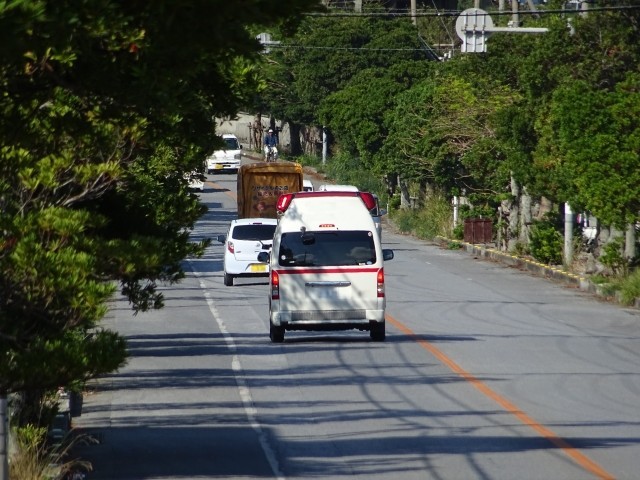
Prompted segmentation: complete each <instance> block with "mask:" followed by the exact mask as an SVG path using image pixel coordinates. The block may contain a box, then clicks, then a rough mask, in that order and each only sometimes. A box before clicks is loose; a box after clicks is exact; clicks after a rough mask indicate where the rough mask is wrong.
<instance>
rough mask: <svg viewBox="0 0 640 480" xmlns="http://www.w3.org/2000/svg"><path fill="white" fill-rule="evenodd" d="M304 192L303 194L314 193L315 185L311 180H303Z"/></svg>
mask: <svg viewBox="0 0 640 480" xmlns="http://www.w3.org/2000/svg"><path fill="white" fill-rule="evenodd" d="M302 191H303V192H313V183H311V180H303V181H302Z"/></svg>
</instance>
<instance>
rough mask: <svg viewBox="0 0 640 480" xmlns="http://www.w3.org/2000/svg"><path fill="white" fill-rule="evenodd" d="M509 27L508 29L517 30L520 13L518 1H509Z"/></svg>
mask: <svg viewBox="0 0 640 480" xmlns="http://www.w3.org/2000/svg"><path fill="white" fill-rule="evenodd" d="M511 12H512V14H511V25H509V26H510V27H513V28H517V27H519V26H520V11H519V6H518V0H511Z"/></svg>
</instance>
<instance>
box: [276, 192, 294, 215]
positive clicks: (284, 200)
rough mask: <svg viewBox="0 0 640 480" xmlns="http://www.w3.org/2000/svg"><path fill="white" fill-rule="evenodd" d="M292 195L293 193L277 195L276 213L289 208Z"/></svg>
mask: <svg viewBox="0 0 640 480" xmlns="http://www.w3.org/2000/svg"><path fill="white" fill-rule="evenodd" d="M293 197H294V194H293V193H284V194H282V195H280V196H279V197H278V202H277V203H276V210H277V211H278V213H284V212H285V211H286V210H287V208H289V205H290V204H291V200H293Z"/></svg>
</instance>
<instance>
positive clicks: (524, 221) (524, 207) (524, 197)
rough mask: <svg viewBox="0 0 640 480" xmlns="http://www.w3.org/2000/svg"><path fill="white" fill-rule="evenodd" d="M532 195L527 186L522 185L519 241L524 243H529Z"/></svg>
mask: <svg viewBox="0 0 640 480" xmlns="http://www.w3.org/2000/svg"><path fill="white" fill-rule="evenodd" d="M531 204H532V203H531V195H529V192H527V187H522V194H521V195H520V221H519V228H520V230H519V231H518V241H519V242H520V243H522V244H524V245H528V244H529V232H530V231H531V217H532V214H531Z"/></svg>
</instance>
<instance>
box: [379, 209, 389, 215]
mask: <svg viewBox="0 0 640 480" xmlns="http://www.w3.org/2000/svg"><path fill="white" fill-rule="evenodd" d="M386 214H387V209H386V208H381V209H380V212H379V213H378V215H380V216H383V215H386Z"/></svg>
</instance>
